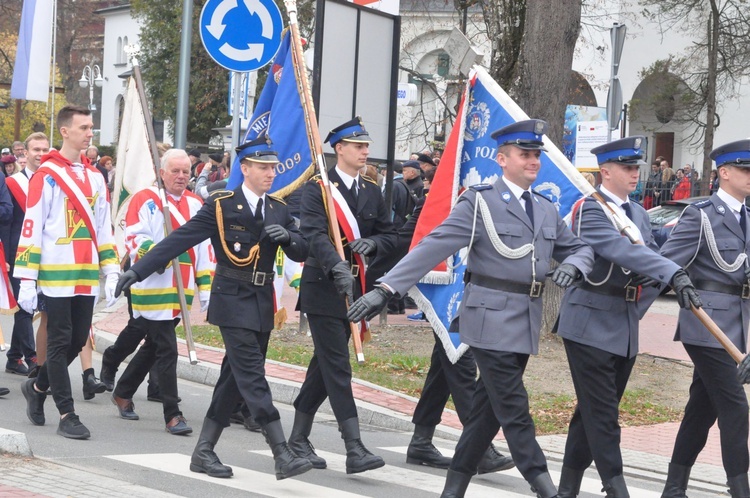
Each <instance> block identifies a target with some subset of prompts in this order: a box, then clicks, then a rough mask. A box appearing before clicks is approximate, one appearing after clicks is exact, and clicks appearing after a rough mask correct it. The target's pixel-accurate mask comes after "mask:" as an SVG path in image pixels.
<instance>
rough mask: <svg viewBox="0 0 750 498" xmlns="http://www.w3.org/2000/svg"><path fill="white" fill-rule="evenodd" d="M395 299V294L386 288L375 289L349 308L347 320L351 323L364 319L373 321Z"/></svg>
mask: <svg viewBox="0 0 750 498" xmlns="http://www.w3.org/2000/svg"><path fill="white" fill-rule="evenodd" d="M392 297H393V292H391V291H389V290H388V289H386V288H385V287H375V288H374V289H373V290H371V291H370V292H368V293H367V294H365V295H364V296H362V297H360V298H359V299H357V301H356V302H355V303H354V304H353V305H352V307H351V308H349V312H348V313H347V314H346V318H347V319H348V320H349V321H350V322H354V323H357V322H359V321H360V320H363V319H367V320H369V319H371V318H372V317H374V316H376V315H377V314H378V313H380V312H381V311H383V308H385V305H386V304H388V301H389V300H390V299H391V298H392Z"/></svg>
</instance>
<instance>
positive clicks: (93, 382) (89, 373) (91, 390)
mask: <svg viewBox="0 0 750 498" xmlns="http://www.w3.org/2000/svg"><path fill="white" fill-rule="evenodd" d="M82 376H83V399H94V396H95V395H97V394H101V393H103V392H104V391H106V390H107V386H105V385H104V384H103V383H101V382H99V379H97V378H96V376H95V375H94V369H93V368H89V369H87V370H86V371H84V372H83V374H82Z"/></svg>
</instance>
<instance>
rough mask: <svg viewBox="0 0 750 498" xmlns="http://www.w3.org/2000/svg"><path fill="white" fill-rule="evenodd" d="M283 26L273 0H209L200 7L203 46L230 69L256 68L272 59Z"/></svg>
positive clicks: (243, 70)
mask: <svg viewBox="0 0 750 498" xmlns="http://www.w3.org/2000/svg"><path fill="white" fill-rule="evenodd" d="M283 29H284V21H283V20H282V17H281V11H280V10H279V7H278V6H277V5H276V3H274V1H273V0H208V1H207V2H206V4H205V5H204V6H203V10H202V11H201V17H200V35H201V41H202V42H203V46H204V47H205V49H206V51H207V52H208V55H210V56H211V58H213V60H215V61H216V63H217V64H219V65H220V66H222V67H224V68H226V69H229V70H230V71H238V72H247V71H255V70H257V69H260V68H261V67H263V66H265V65H266V64H268V63H269V62H271V59H273V57H274V56H275V55H276V52H277V51H278V50H279V45H281V32H282V31H283Z"/></svg>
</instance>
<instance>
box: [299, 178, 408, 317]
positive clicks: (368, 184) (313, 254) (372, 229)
mask: <svg viewBox="0 0 750 498" xmlns="http://www.w3.org/2000/svg"><path fill="white" fill-rule="evenodd" d="M328 179H329V181H330V183H331V188H338V189H339V191H340V192H341V195H342V196H343V197H344V199H346V202H347V204H348V205H349V207H350V208H351V211H352V214H353V215H354V216H355V218H356V219H357V223H358V224H359V232H360V236H361V237H362V238H368V239H371V240H373V241H374V242H375V243H376V244H377V249H376V253H375V254H382V253H385V252H390V251H392V250H393V249H394V248H395V246H396V242H397V240H398V235H397V234H396V231H395V230H394V228H393V224H392V223H391V217H390V213H388V211H387V210H386V207H385V203H384V202H383V196H382V195H381V193H380V188H378V185H377V184H376V183H375V182H373V181H372V180H370V179H364V178H363V177H362V175H360V176H359V179H358V181H359V183H358V189H359V193H358V195H357V202H356V204H355V202H354V198H353V197H352V195H351V193H350V192H349V190H347V188H346V185H345V184H344V182H343V181H342V180H341V177H340V176H339V175H338V173H336V170H335V168H334V169H331V170H330V171H329V172H328ZM303 189H304V191H303V192H302V203H301V208H300V229H301V230H302V234H303V235H304V236H305V238H306V239H307V241H308V242H309V243H310V258H309V259H308V261H306V262H305V266H304V268H303V269H302V280H301V282H300V296H299V303H298V309H300V310H301V311H302V312H304V313H312V314H315V315H324V316H332V317H337V318H343V319H345V318H346V305H345V301H344V298H343V297H341V296H340V295H339V293H338V292H336V287H335V286H334V285H333V280H332V277H331V268H332V267H333V266H334V265H335V264H336V263H338V262H339V261H341V257H340V256H339V255H338V253H337V252H336V248H335V247H334V245H333V242H332V241H331V238H330V235H329V233H328V218H327V217H326V210H325V204H324V200H323V191H322V187H321V186H320V184H319V183H318V181H317V177H316V178H314V179H313V180H311V181H310V182H308V183H307V184H305V186H304V187H303ZM341 238H342V241H343V244H344V254H345V258H346V260H347V261H348V262H349V263H350V264H351V265H355V264H356V261H355V260H354V258H353V256H352V252H351V250H350V249H349V246H348V241H347V240H346V238H345V237H344V235H343V231H341ZM373 256H374V255H373ZM360 271H364V268H361V269H360ZM361 295H362V290H361V286H360V285H359V280H358V279H357V281H356V282H355V285H354V298H355V299H356V298H357V297H359V296H361Z"/></svg>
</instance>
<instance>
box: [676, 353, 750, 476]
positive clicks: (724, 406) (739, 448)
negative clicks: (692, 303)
mask: <svg viewBox="0 0 750 498" xmlns="http://www.w3.org/2000/svg"><path fill="white" fill-rule="evenodd" d="M684 346H685V351H687V353H688V355H690V359H691V360H693V365H695V370H694V371H693V383H692V384H691V386H690V399H688V402H687V405H686V406H685V415H684V416H683V418H682V423H681V424H680V430H679V431H678V432H677V439H676V440H675V444H674V450H673V451H672V463H676V464H679V465H685V466H687V467H690V466H692V465H693V464H694V463H695V459H696V458H698V454H699V453H700V452H701V450H702V449H703V447H704V446H705V445H706V440H707V439H708V431H709V429H711V427H712V426H713V425H714V423H715V422H716V419H717V418H718V419H719V434H720V438H721V460H722V462H723V464H724V470H725V471H726V473H727V477H735V476H738V475H740V474H746V473H747V470H748V448H747V435H748V434H747V433H748V418H747V417H748V404H747V396H745V390H744V389H743V388H742V384H740V381H739V380H738V379H737V364H736V363H735V362H734V360H732V357H731V356H729V353H727V352H726V351H725V350H724V349H715V348H705V347H701V346H691V345H689V344H685V345H684Z"/></svg>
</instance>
